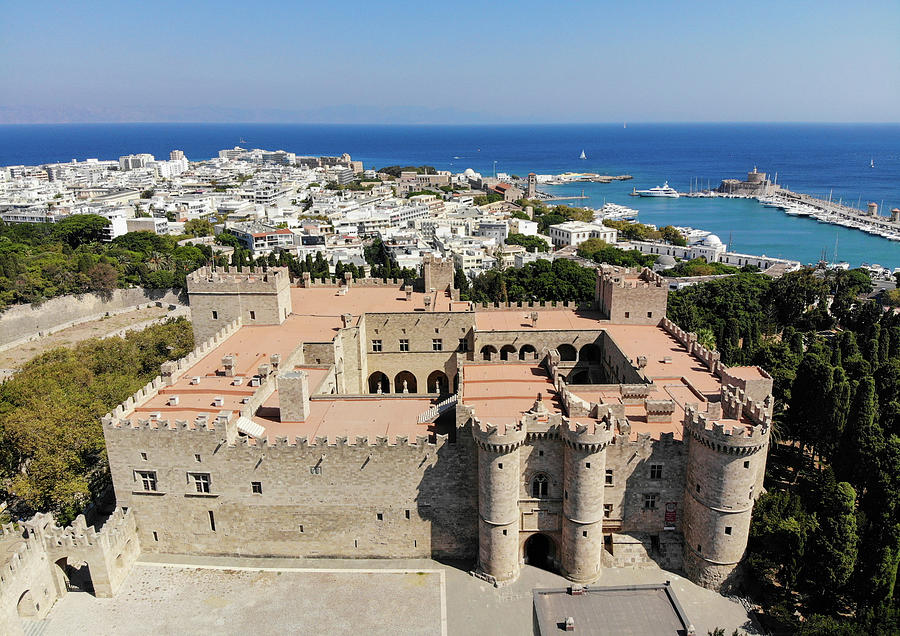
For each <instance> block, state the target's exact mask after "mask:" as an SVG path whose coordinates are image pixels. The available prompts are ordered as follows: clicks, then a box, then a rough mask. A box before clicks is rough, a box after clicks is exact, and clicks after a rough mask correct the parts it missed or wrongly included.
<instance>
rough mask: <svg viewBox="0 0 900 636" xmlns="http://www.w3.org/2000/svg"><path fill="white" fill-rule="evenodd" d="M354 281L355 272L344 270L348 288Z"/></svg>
mask: <svg viewBox="0 0 900 636" xmlns="http://www.w3.org/2000/svg"><path fill="white" fill-rule="evenodd" d="M352 282H353V274H351V273H350V272H344V284H345V285H347V288H348V289H349V288H350V284H351V283H352Z"/></svg>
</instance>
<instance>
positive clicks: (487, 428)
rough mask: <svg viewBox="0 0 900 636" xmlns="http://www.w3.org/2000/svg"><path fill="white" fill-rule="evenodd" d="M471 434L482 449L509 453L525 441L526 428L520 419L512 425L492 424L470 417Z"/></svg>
mask: <svg viewBox="0 0 900 636" xmlns="http://www.w3.org/2000/svg"><path fill="white" fill-rule="evenodd" d="M472 435H473V436H474V437H475V443H476V444H478V446H479V448H481V449H482V450H486V451H489V452H491V453H509V452H511V451H514V450H516V449H517V448H519V446H521V445H522V444H524V443H525V439H526V437H527V436H528V429H527V428H526V426H524V425H523V423H522V422H521V421H519V422H517V423H516V424H514V425H512V426H506V425H504V426H499V427H498V426H494V425H492V424H489V423H486V422H482V421H481V420H479V419H478V418H477V417H474V415H473V417H472Z"/></svg>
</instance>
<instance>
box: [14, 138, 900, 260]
mask: <svg viewBox="0 0 900 636" xmlns="http://www.w3.org/2000/svg"><path fill="white" fill-rule="evenodd" d="M236 145H241V146H242V147H252V148H266V149H271V150H279V149H282V150H287V151H289V152H295V153H297V154H299V155H340V154H342V153H345V152H346V153H349V154H350V155H351V156H352V157H353V159H356V160H361V161H362V162H363V163H364V165H365V166H366V167H367V168H381V167H384V166H388V165H416V166H418V165H423V164H427V165H430V166H434V167H435V168H437V169H441V170H452V171H454V172H461V171H463V170H465V169H466V168H472V169H473V170H475V171H476V172H480V173H482V174H484V175H491V174H494V173H495V172H496V173H501V172H504V173H507V174H515V175H519V176H523V177H524V176H525V175H526V174H527V173H528V172H536V173H539V174H558V173H562V172H567V171H572V172H595V173H600V174H608V175H621V174H629V175H631V176H632V177H633V178H632V179H631V180H629V181H617V182H612V183H609V184H599V183H576V184H569V185H564V186H542V187H541V188H540V189H542V190H544V191H546V192H549V193H551V194H552V195H554V196H581V195H582V191H583V194H584V196H586V197H588V198H586V199H579V200H573V201H566V202H564V203H567V204H569V205H581V206H588V207H592V208H599V207H601V206H602V205H603V204H604V202H613V203H620V204H623V205H627V206H629V207H633V208H636V209H638V210H639V216H638V220H640V221H641V222H644V223H652V224H655V225H679V226H690V227H694V228H698V229H704V230H708V231H711V232H713V233H715V234H716V235H718V236H719V238H720V239H721V240H722V241H723V242H724V243H726V244H728V245H729V246H730V248H731V250H732V251H739V252H744V253H749V254H765V255H768V256H777V257H783V258H791V259H796V260H799V261H801V262H803V263H815V262H817V261H819V260H822V259H823V258H824V259H825V260H828V261H834V262H837V261H847V262H849V263H850V264H851V266H854V267H856V266H859V265H861V264H879V265H882V266H884V267H889V268H895V267H900V242H891V241H889V240H887V239H884V238H881V237H878V236H872V235H869V234H865V233H863V232H860V231H858V230H851V229H847V228H842V227H838V226H833V225H827V224H823V223H819V222H817V221H815V220H813V219H808V218H798V217H789V216H787V215H785V214H784V212H782V211H779V210H775V209H770V208H763V207H762V206H761V205H759V204H758V203H757V202H756V201H754V200H742V199H698V198H680V199H648V198H637V197H632V196H629V194H630V193H631V192H632V190H633V189H634V188H637V189H645V188H650V187H653V186H657V185H661V184H662V183H664V182H668V184H669V185H671V186H673V187H674V188H676V189H678V190H679V191H688V190H690V189H696V188H697V187H701V188H706V187H708V186H712V187H715V186H716V185H718V183H719V182H720V181H721V180H722V179H727V178H738V179H744V178H745V177H746V174H747V173H748V172H749V171H751V170H753V169H754V168H756V169H757V170H759V171H760V172H766V173H768V174H769V175H770V177H771V178H775V177H776V175H777V182H778V183H779V184H781V185H784V186H785V187H787V188H790V189H791V190H794V191H795V192H804V193H808V194H811V195H814V196H817V197H821V198H828V197H831V198H832V199H833V200H835V201H842V202H843V203H845V204H848V205H851V206H854V207H855V206H857V205H858V206H859V207H861V208H862V209H865V207H866V204H867V202H869V201H874V202H875V203H877V204H878V205H879V209H880V210H881V211H882V213H883V214H887V211H888V210H890V209H891V208H894V207H900V124H727V123H721V124H720V123H716V124H650V123H632V122H628V123H625V122H622V123H617V124H594V125H582V124H578V125H575V124H573V125H478V126H473V125H465V126H462V125H461V126H437V125H435V126H430V125H418V126H404V125H338V124H330V125H313V124H187V123H185V124H60V125H49V124H48V125H3V126H0V165H22V164H24V165H38V164H43V163H50V162H60V161H71V160H72V159H77V160H79V161H81V160H84V159H87V158H92V157H93V158H98V159H117V158H118V157H119V156H120V155H124V154H131V153H140V152H147V153H151V154H153V155H155V156H156V157H160V158H167V157H168V153H169V151H170V150H172V149H180V150H183V151H184V153H185V155H186V156H187V157H188V158H189V159H191V160H195V161H196V160H200V159H207V158H210V157H214V156H217V154H218V151H219V150H220V149H223V148H231V147H234V146H236ZM582 150H583V151H584V154H585V155H586V159H579V156H580V155H581V152H582ZM872 165H874V167H872Z"/></svg>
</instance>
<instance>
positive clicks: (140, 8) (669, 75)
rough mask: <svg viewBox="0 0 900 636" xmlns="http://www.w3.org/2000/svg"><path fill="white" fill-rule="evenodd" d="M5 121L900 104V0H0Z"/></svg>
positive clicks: (836, 113) (614, 113) (718, 112)
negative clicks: (814, 0) (569, 0)
mask: <svg viewBox="0 0 900 636" xmlns="http://www.w3.org/2000/svg"><path fill="white" fill-rule="evenodd" d="M0 16H2V17H0V123H2V122H8V123H16V122H29V121H32V122H48V121H55V122H62V121H317V122H360V123H366V122H398V123H473V122H485V123H503V122H508V123H518V122H526V123H527V122H573V123H574V122H579V123H580V122H611V121H633V122H638V121H819V122H821V121H833V122H840V121H859V122H888V121H891V122H896V121H898V120H900V1H898V0H883V1H881V0H874V1H868V2H846V1H843V2H833V1H830V0H823V1H820V2H806V1H784V0H782V1H779V2H769V1H767V0H761V1H757V2H742V3H735V2H728V1H725V0H719V1H715V2H713V1H710V2H698V1H694V2H692V1H690V0H686V1H681V2H653V1H646V0H619V1H617V2H605V1H604V2H599V1H590V0H584V1H581V2H563V1H560V2H533V1H529V0H525V1H521V2H508V3H507V2H496V1H491V0H482V1H480V2H468V1H458V2H434V1H428V0H425V1H420V2H392V1H388V0H383V1H377V2H357V1H355V0H342V1H340V0H339V1H332V0H321V1H318V2H302V1H298V2H273V1H268V0H241V1H237V2H235V1H232V0H217V1H216V2H205V1H199V0H198V1H193V0H179V1H177V2H170V1H168V0H156V1H154V2H129V1H121V0H119V1H116V2H99V1H92V0H80V1H78V2H71V1H67V2H56V1H51V0H40V1H35V2H15V1H13V0H4V1H3V2H0Z"/></svg>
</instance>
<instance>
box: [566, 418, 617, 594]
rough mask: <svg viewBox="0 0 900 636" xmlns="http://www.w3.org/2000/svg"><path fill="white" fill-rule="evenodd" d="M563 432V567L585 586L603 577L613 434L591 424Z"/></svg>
mask: <svg viewBox="0 0 900 636" xmlns="http://www.w3.org/2000/svg"><path fill="white" fill-rule="evenodd" d="M560 432H561V437H562V440H563V443H564V444H565V450H564V456H563V457H564V459H563V470H564V486H563V527H562V563H561V565H562V570H563V575H565V576H566V577H567V578H569V579H571V580H573V581H576V582H578V583H586V582H591V581H594V580H596V579H597V577H598V576H599V575H600V564H601V556H602V553H603V495H604V490H605V479H606V447H607V446H609V444H610V442H611V441H612V438H613V431H612V427H611V426H607V425H606V424H604V423H602V422H596V423H593V422H592V423H589V424H587V425H583V424H577V423H567V424H565V423H564V425H563V426H561V427H560Z"/></svg>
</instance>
